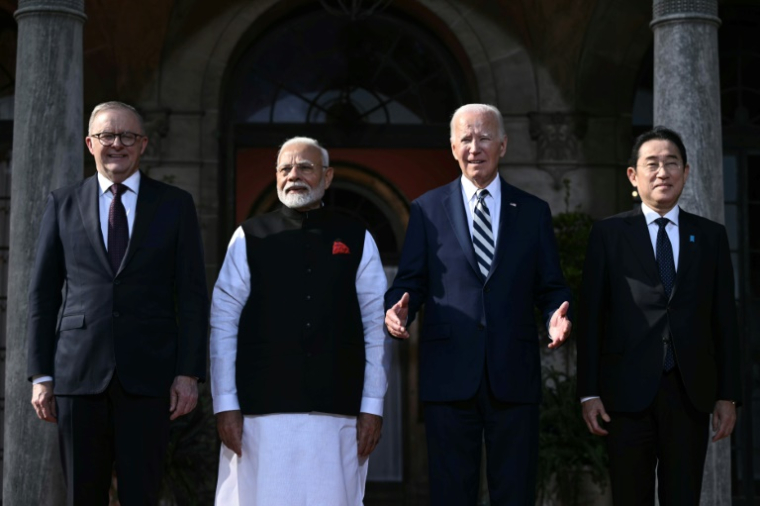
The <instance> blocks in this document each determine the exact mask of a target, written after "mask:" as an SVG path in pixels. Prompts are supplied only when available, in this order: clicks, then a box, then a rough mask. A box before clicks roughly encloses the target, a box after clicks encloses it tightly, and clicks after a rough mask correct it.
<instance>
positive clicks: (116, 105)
mask: <svg viewBox="0 0 760 506" xmlns="http://www.w3.org/2000/svg"><path fill="white" fill-rule="evenodd" d="M112 109H121V110H122V111H129V112H131V113H132V114H134V115H135V117H136V118H137V122H138V123H139V124H140V132H135V133H139V134H142V135H145V121H144V120H143V117H142V116H141V115H140V113H139V112H137V109H135V108H134V107H132V106H131V105H129V104H125V103H124V102H117V101H116V100H112V101H110V102H103V103H102V104H98V105H96V106H95V109H93V110H92V113H91V114H90V122H89V123H88V124H87V135H91V134H92V123H93V122H94V121H95V116H97V115H98V114H100V113H101V112H104V111H110V110H112Z"/></svg>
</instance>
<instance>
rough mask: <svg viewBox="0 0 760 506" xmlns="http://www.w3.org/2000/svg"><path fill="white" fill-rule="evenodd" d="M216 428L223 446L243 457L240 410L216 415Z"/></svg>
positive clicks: (241, 416) (241, 415)
mask: <svg viewBox="0 0 760 506" xmlns="http://www.w3.org/2000/svg"><path fill="white" fill-rule="evenodd" d="M216 428H217V430H218V431H219V437H221V438H222V443H224V446H226V447H227V448H229V449H230V450H232V451H233V452H235V453H237V456H238V457H242V456H243V448H242V445H243V414H242V413H241V412H240V410H239V409H238V410H235V411H222V412H221V413H217V414H216Z"/></svg>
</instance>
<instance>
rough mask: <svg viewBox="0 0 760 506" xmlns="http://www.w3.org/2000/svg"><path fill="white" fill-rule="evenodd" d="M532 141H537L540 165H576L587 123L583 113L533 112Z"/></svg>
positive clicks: (531, 124)
mask: <svg viewBox="0 0 760 506" xmlns="http://www.w3.org/2000/svg"><path fill="white" fill-rule="evenodd" d="M528 117H529V118H530V138H531V139H533V140H534V141H536V144H537V153H538V161H539V163H562V164H564V163H568V162H573V163H574V162H576V161H577V160H578V157H579V154H580V141H581V140H583V137H584V136H585V135H586V129H587V126H588V122H587V119H586V116H585V115H584V114H579V113H566V112H532V113H528Z"/></svg>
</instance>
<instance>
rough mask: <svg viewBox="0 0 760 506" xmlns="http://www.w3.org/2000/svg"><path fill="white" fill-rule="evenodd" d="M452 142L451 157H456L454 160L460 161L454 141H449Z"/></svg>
mask: <svg viewBox="0 0 760 506" xmlns="http://www.w3.org/2000/svg"><path fill="white" fill-rule="evenodd" d="M449 141H450V142H451V155H452V156H453V157H454V160H457V161H459V158H457V150H456V146H455V145H454V139H449Z"/></svg>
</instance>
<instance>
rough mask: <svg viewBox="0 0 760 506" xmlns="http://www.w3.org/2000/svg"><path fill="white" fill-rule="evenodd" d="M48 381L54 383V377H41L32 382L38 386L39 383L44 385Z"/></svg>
mask: <svg viewBox="0 0 760 506" xmlns="http://www.w3.org/2000/svg"><path fill="white" fill-rule="evenodd" d="M46 381H53V377H52V376H40V377H39V378H34V379H33V380H32V385H36V384H37V383H44V382H46Z"/></svg>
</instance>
